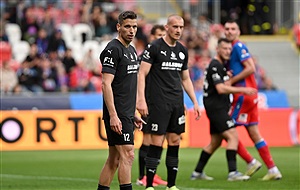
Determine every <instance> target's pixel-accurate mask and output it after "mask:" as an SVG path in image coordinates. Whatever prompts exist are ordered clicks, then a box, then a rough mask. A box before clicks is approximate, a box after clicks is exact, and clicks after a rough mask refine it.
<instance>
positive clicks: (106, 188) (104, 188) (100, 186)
mask: <svg viewBox="0 0 300 190" xmlns="http://www.w3.org/2000/svg"><path fill="white" fill-rule="evenodd" d="M97 190H109V187H107V186H103V185H100V184H98V188H97Z"/></svg>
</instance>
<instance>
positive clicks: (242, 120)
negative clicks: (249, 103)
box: [238, 113, 248, 123]
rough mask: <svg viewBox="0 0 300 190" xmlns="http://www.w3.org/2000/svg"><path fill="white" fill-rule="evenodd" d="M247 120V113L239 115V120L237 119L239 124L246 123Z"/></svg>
mask: <svg viewBox="0 0 300 190" xmlns="http://www.w3.org/2000/svg"><path fill="white" fill-rule="evenodd" d="M247 120H248V114H247V113H241V114H240V115H239V118H238V121H239V122H243V123H246V122H247Z"/></svg>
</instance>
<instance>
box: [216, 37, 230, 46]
mask: <svg viewBox="0 0 300 190" xmlns="http://www.w3.org/2000/svg"><path fill="white" fill-rule="evenodd" d="M222 42H225V43H230V44H231V41H229V40H228V39H227V38H220V39H219V40H218V45H220V44H221V43H222Z"/></svg>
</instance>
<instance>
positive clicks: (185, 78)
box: [181, 70, 201, 120]
mask: <svg viewBox="0 0 300 190" xmlns="http://www.w3.org/2000/svg"><path fill="white" fill-rule="evenodd" d="M181 80H182V86H183V88H184V90H185V91H186V93H187V94H188V96H189V97H190V99H191V100H192V102H193V104H194V115H195V118H196V120H198V119H200V117H201V111H200V107H199V104H198V101H197V98H196V95H195V91H194V87H193V83H192V81H191V78H190V74H189V71H188V70H184V71H182V73H181Z"/></svg>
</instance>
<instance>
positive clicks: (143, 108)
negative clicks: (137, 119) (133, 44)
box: [136, 61, 151, 116]
mask: <svg viewBox="0 0 300 190" xmlns="http://www.w3.org/2000/svg"><path fill="white" fill-rule="evenodd" d="M150 68H151V64H149V63H147V62H145V61H142V63H141V65H140V68H139V73H138V87H137V104H136V109H137V110H138V111H139V113H140V114H141V115H143V116H147V115H148V114H149V112H148V106H147V103H146V97H145V86H146V76H147V75H148V73H149V71H150Z"/></svg>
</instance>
